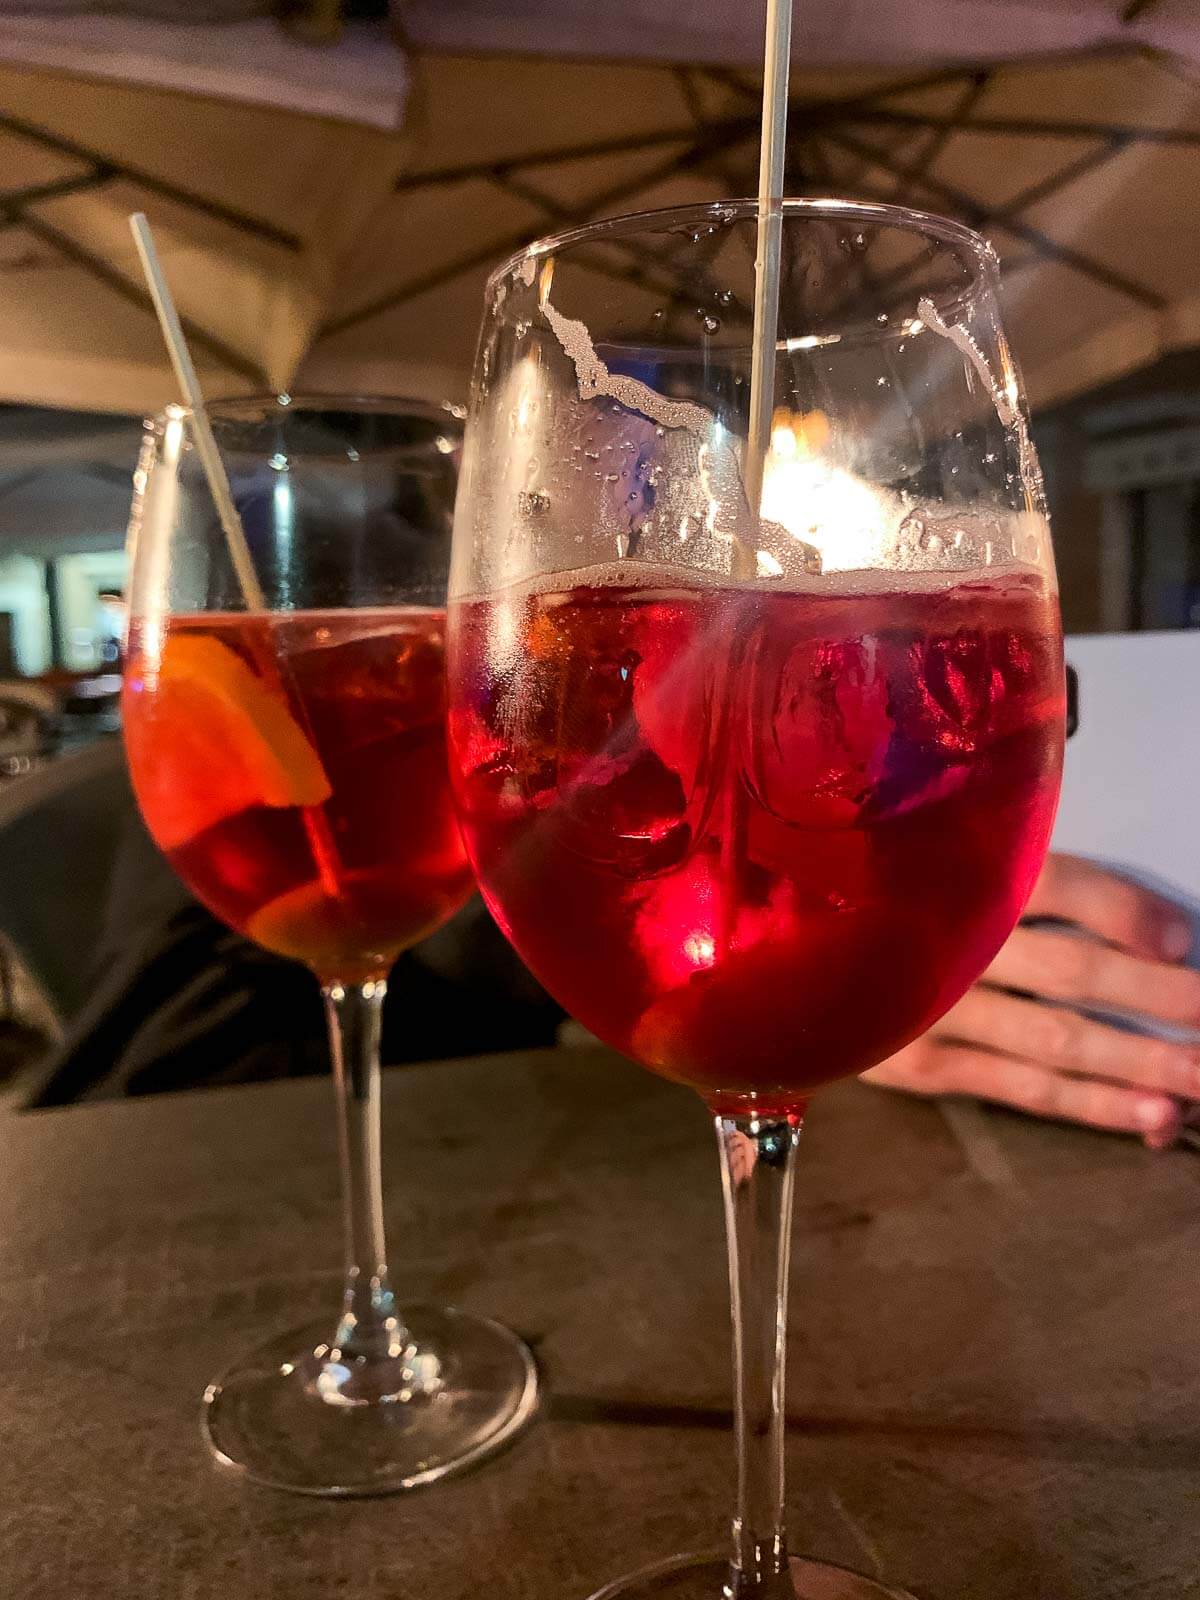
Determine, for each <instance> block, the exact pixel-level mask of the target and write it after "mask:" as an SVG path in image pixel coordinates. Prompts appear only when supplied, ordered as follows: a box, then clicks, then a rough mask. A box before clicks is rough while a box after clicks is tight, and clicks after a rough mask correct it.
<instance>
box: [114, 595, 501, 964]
mask: <svg viewBox="0 0 1200 1600" xmlns="http://www.w3.org/2000/svg"><path fill="white" fill-rule="evenodd" d="M444 632H445V613H444V612H443V611H442V610H439V609H435V608H418V607H396V608H394V609H383V608H380V609H378V610H361V611H325V612H321V611H304V612H292V613H288V612H275V613H264V614H260V615H254V614H246V613H236V612H230V613H224V614H222V613H201V614H198V615H192V616H188V615H177V616H173V617H171V618H170V619H169V621H168V622H167V624H166V626H165V629H161V630H159V629H156V630H154V631H151V630H148V629H145V628H137V627H135V629H134V631H133V634H132V637H131V640H130V660H129V666H128V670H127V673H126V678H125V689H124V707H123V709H124V721H125V735H126V741H127V746H128V750H129V761H130V766H131V770H132V773H133V779H134V783H135V785H136V787H137V791H138V797H139V801H140V804H141V808H142V812H143V815H144V816H145V819H146V822H147V825H148V827H149V828H150V831H151V833H152V834H153V835H154V837H155V839H156V840H157V842H158V844H159V845H160V846H161V847H162V849H163V850H164V851H165V853H166V855H167V858H168V860H169V861H170V862H171V865H172V866H173V867H174V868H175V870H176V872H177V873H178V874H179V876H180V877H181V878H182V879H183V880H184V882H185V883H186V884H187V885H188V886H189V888H191V890H192V891H193V892H194V893H195V894H196V895H197V896H198V897H199V899H201V900H203V901H204V903H205V904H206V905H207V906H208V907H209V908H210V909H211V910H212V911H213V912H215V913H216V915H217V916H218V917H220V918H221V919H222V921H224V922H227V923H229V924H230V926H232V927H234V928H236V929H238V931H239V932H241V933H244V934H246V935H247V936H248V937H250V938H251V939H253V940H255V941H256V943H258V944H261V945H265V946H266V947H267V948H268V949H270V950H274V951H276V952H277V953H278V954H280V955H284V956H290V957H292V958H293V959H294V960H297V961H303V962H304V963H305V964H306V965H307V966H309V967H311V968H312V969H313V971H314V972H316V974H317V976H318V977H319V978H322V979H326V980H334V979H336V980H339V981H341V982H343V983H346V982H353V981H361V980H363V979H368V978H380V977H384V976H386V974H387V971H388V968H389V967H390V966H391V964H392V962H393V961H394V960H395V958H396V956H397V955H398V954H399V953H400V952H401V951H402V950H404V949H407V948H408V947H409V946H410V945H412V944H414V943H415V942H416V941H417V940H418V939H421V938H423V937H424V936H425V935H426V934H427V933H430V932H432V931H433V929H434V928H436V927H437V926H438V925H439V924H440V923H442V922H443V921H444V920H445V919H446V918H447V917H448V916H449V915H450V914H451V913H452V912H453V911H455V910H456V909H457V908H458V906H460V905H461V904H462V903H463V901H464V900H465V899H466V897H467V895H468V894H469V893H470V890H471V874H470V869H469V867H468V865H467V859H466V854H465V851H464V849H463V844H462V839H461V836H460V834H459V831H458V827H457V825H456V823H455V820H454V815H453V810H452V807H451V802H450V792H449V782H448V777H447V771H446V747H445V732H444V729H445V691H444V671H443V640H444Z"/></svg>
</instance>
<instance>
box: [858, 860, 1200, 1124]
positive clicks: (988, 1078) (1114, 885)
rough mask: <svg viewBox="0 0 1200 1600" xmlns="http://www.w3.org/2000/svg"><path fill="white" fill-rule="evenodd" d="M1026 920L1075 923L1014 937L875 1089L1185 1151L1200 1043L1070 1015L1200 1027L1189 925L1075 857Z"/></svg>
mask: <svg viewBox="0 0 1200 1600" xmlns="http://www.w3.org/2000/svg"><path fill="white" fill-rule="evenodd" d="M1026 916H1027V917H1049V918H1054V919H1056V920H1057V921H1060V922H1065V923H1068V924H1071V925H1072V926H1071V927H1068V928H1059V927H1029V926H1025V925H1022V926H1020V927H1018V928H1017V929H1015V931H1014V932H1013V933H1012V934H1011V936H1010V937H1009V939H1008V942H1007V943H1006V944H1005V946H1004V948H1003V949H1002V950H1001V951H1000V954H999V955H998V956H997V957H996V959H995V961H994V962H993V963H992V965H991V966H990V967H989V968H988V970H987V972H985V973H984V975H983V977H982V978H981V979H980V980H979V982H978V983H977V984H975V985H974V987H973V988H971V989H969V990H968V991H967V993H966V994H965V995H964V996H963V998H962V1000H960V1001H959V1003H958V1005H956V1006H955V1007H954V1009H953V1010H952V1011H950V1012H948V1013H947V1014H946V1016H944V1017H943V1018H942V1019H941V1021H940V1022H938V1023H935V1024H934V1026H933V1028H931V1029H930V1031H929V1032H928V1033H927V1034H925V1035H924V1036H923V1037H922V1038H920V1039H917V1040H916V1041H915V1042H914V1043H913V1044H910V1045H908V1046H907V1047H906V1048H905V1049H904V1050H901V1051H900V1052H899V1054H898V1055H895V1056H892V1057H891V1059H890V1060H888V1061H885V1062H883V1063H882V1064H881V1065H880V1066H878V1067H875V1068H873V1069H872V1071H870V1072H868V1073H866V1074H865V1075H864V1076H865V1077H866V1079H867V1081H868V1082H871V1083H877V1084H883V1085H885V1086H887V1087H889V1088H897V1089H907V1090H909V1091H910V1092H913V1093H916V1094H968V1095H976V1096H978V1097H979V1098H980V1099H982V1100H993V1101H997V1102H999V1103H1000V1104H1002V1105H1009V1106H1015V1107H1017V1108H1018V1109H1019V1110H1022V1111H1029V1112H1032V1113H1034V1114H1035V1115H1037V1116H1043V1117H1055V1118H1060V1119H1062V1120H1063V1121H1067V1122H1082V1123H1086V1124H1088V1125H1089V1126H1090V1127H1095V1128H1110V1129H1116V1130H1118V1131H1121V1132H1126V1133H1137V1134H1140V1135H1141V1137H1142V1139H1143V1140H1144V1141H1145V1142H1146V1144H1148V1145H1150V1146H1151V1147H1153V1148H1156V1149H1163V1148H1166V1147H1167V1146H1168V1145H1171V1144H1173V1143H1174V1142H1175V1139H1176V1138H1177V1136H1178V1134H1179V1129H1180V1126H1181V1122H1182V1117H1183V1113H1184V1109H1185V1107H1186V1104H1187V1102H1189V1101H1193V1100H1196V1101H1200V1045H1186V1044H1175V1043H1168V1042H1166V1041H1164V1040H1161V1039H1152V1038H1147V1037H1145V1036H1144V1035H1142V1034H1136V1033H1128V1032H1126V1031H1124V1030H1123V1029H1120V1028H1115V1027H1111V1026H1110V1025H1109V1024H1107V1023H1105V1022H1100V1021H1097V1020H1095V1019H1093V1018H1091V1017H1085V1016H1081V1015H1080V1014H1079V1013H1078V1012H1076V1011H1073V1010H1070V1009H1067V1007H1069V1006H1078V1005H1086V1006H1095V1007H1101V1008H1106V1009H1111V1010H1114V1011H1130V1012H1136V1013H1138V1014H1140V1015H1141V1016H1144V1017H1147V1018H1150V1019H1157V1020H1159V1021H1161V1022H1168V1023H1174V1024H1176V1025H1182V1026H1184V1027H1191V1028H1200V972H1193V971H1192V970H1190V969H1189V968H1187V967H1184V966H1181V965H1180V963H1181V962H1182V960H1183V959H1184V957H1185V956H1186V955H1187V954H1188V951H1189V949H1190V947H1191V943H1192V929H1191V924H1190V922H1189V921H1188V919H1187V917H1186V916H1185V915H1183V914H1182V913H1181V912H1180V911H1179V910H1178V908H1177V907H1175V906H1172V905H1171V904H1170V902H1169V901H1166V900H1163V899H1162V898H1161V897H1160V896H1158V895H1155V894H1151V893H1150V892H1149V891H1148V890H1145V889H1141V888H1139V887H1137V886H1136V885H1134V884H1131V883H1128V882H1126V881H1125V880H1124V879H1122V878H1118V877H1116V876H1114V874H1113V873H1111V872H1108V871H1106V870H1105V869H1104V868H1103V867H1099V866H1096V865H1095V864H1094V863H1093V862H1090V861H1085V860H1082V859H1081V858H1079V857H1076V856H1067V855H1052V856H1050V857H1048V859H1047V861H1046V865H1045V868H1044V869H1043V872H1042V875H1041V878H1040V879H1039V881H1038V885H1037V888H1036V889H1035V890H1034V893H1033V898H1032V899H1031V900H1030V903H1029V906H1028V908H1027V911H1026ZM1077 930H1078V931H1077ZM1081 934H1083V935H1086V937H1081ZM1011 990H1020V991H1022V994H1013V993H1011V992H1009V991H1011ZM1027 996H1032V997H1034V998H1027ZM1047 1002H1049V1003H1047Z"/></svg>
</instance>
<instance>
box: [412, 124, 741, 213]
mask: <svg viewBox="0 0 1200 1600" xmlns="http://www.w3.org/2000/svg"><path fill="white" fill-rule="evenodd" d="M736 120H737V121H738V122H739V123H741V122H748V121H749V118H744V117H743V118H738V119H736ZM710 126H712V125H711V124H710ZM695 137H696V130H695V128H692V127H688V128H667V129H664V130H663V131H662V132H659V133H637V134H625V135H624V136H622V137H621V138H616V139H596V140H593V141H592V142H591V143H589V144H568V145H557V146H554V147H552V148H550V149H546V150H530V151H526V152H525V154H523V155H519V156H504V157H503V158H502V159H500V160H498V161H497V160H490V161H470V162H467V163H466V165H464V166H457V167H430V168H428V169H427V170H426V171H424V172H412V173H407V174H402V175H401V176H400V177H398V178H397V179H396V182H395V190H396V193H397V194H403V193H405V191H407V190H409V189H427V188H430V187H431V186H432V185H435V184H439V183H466V182H467V181H468V180H469V179H471V178H495V177H505V176H507V175H508V173H510V172H513V171H515V170H518V169H519V168H521V167H555V166H561V165H563V164H565V163H566V162H569V161H584V160H586V159H587V158H588V157H589V156H615V155H624V154H631V153H633V152H634V151H637V150H654V149H656V148H657V147H658V146H659V145H664V144H687V143H688V142H689V141H690V140H692V139H694V138H695Z"/></svg>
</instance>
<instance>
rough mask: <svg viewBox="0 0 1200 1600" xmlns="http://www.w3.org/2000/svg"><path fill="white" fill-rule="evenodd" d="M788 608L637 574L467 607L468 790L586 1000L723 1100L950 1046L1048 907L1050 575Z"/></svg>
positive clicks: (515, 923) (456, 694) (662, 1067)
mask: <svg viewBox="0 0 1200 1600" xmlns="http://www.w3.org/2000/svg"><path fill="white" fill-rule="evenodd" d="M907 581H908V585H909V586H908V587H907V588H905V587H903V586H902V585H900V584H897V585H896V586H895V587H893V588H890V589H886V590H885V589H883V588H882V587H880V577H879V575H878V574H875V575H871V576H870V577H868V578H867V579H866V581H865V582H864V580H863V578H861V577H859V578H856V579H849V578H844V579H841V580H836V579H834V580H830V579H822V580H819V585H818V584H814V586H813V587H812V588H811V589H810V590H809V591H808V592H805V591H804V590H803V589H792V590H791V591H789V590H786V589H784V590H781V589H779V588H778V587H776V588H774V589H767V588H753V587H746V586H733V587H731V586H720V585H717V584H706V585H697V583H696V581H695V575H694V574H692V573H689V572H687V571H677V572H674V573H672V572H671V571H669V570H668V571H663V570H656V569H654V568H653V567H650V568H638V567H634V566H629V567H626V568H624V569H621V568H616V569H615V570H614V569H610V570H608V571H604V570H600V571H595V570H593V571H591V572H586V573H577V574H567V575H563V576H561V577H558V576H556V577H555V578H553V579H543V580H542V581H541V582H540V583H539V584H538V585H536V586H535V587H533V588H531V589H527V590H525V591H523V592H517V593H513V592H507V593H503V594H500V595H496V596H493V597H491V598H490V599H488V600H474V601H467V602H466V603H464V604H461V605H459V606H458V607H457V612H456V617H455V623H454V626H455V627H456V629H457V630H458V635H459V636H458V639H457V641H456V645H457V648H456V651H455V656H454V682H453V688H452V704H453V707H454V711H453V716H452V724H451V726H452V737H453V744H454V757H455V767H456V770H457V772H458V774H459V778H458V798H459V803H460V807H461V814H462V818H463V823H464V827H465V829H466V833H467V837H468V841H469V845H470V849H471V852H472V855H473V858H474V862H475V866H476V869H477V871H478V874H479V878H480V882H481V884H482V886H483V891H484V894H485V895H486V897H487V899H488V901H489V904H490V905H491V906H492V909H493V911H494V912H495V914H496V915H497V917H498V918H499V919H500V922H501V925H502V927H503V928H504V931H505V933H506V934H507V935H508V937H509V938H510V939H511V940H512V942H513V943H514V944H515V946H516V948H517V949H518V950H519V951H520V953H521V954H522V956H524V958H525V960H526V961H527V962H528V963H529V965H530V966H531V967H532V968H533V970H534V972H535V973H536V974H537V975H538V977H539V978H540V979H541V980H542V982H543V983H544V984H545V985H546V986H547V988H548V989H549V990H550V991H551V992H552V993H553V994H554V995H555V996H556V997H557V998H558V999H559V1000H561V1001H562V1003H563V1005H564V1006H566V1008H567V1009H568V1010H569V1011H570V1012H571V1013H572V1014H573V1015H574V1016H576V1017H578V1018H579V1019H580V1020H581V1021H583V1022H584V1023H585V1024H586V1025H587V1026H588V1027H589V1028H591V1029H592V1030H593V1031H594V1032H595V1033H597V1034H599V1035H600V1036H601V1037H602V1038H604V1039H606V1040H608V1041H610V1042H611V1043H612V1044H614V1045H616V1046H617V1047H618V1048H619V1049H621V1050H624V1051H626V1052H628V1053H629V1054H630V1055H632V1056H634V1057H635V1058H636V1059H638V1060H639V1061H642V1062H643V1063H644V1064H645V1065H647V1066H651V1067H654V1068H655V1069H656V1070H657V1071H659V1072H661V1073H664V1074H665V1075H666V1076H668V1077H672V1078H678V1079H681V1080H682V1081H684V1082H686V1083H689V1084H691V1085H693V1086H694V1087H695V1088H697V1089H699V1090H700V1092H701V1093H702V1094H703V1095H704V1096H705V1097H706V1099H707V1100H708V1101H709V1103H710V1104H711V1105H712V1106H713V1107H714V1109H717V1110H724V1111H728V1112H736V1111H738V1110H746V1109H754V1110H756V1111H757V1112H759V1113H760V1114H774V1113H786V1112H789V1111H796V1110H798V1109H801V1108H802V1106H803V1103H804V1101H805V1099H806V1098H807V1096H808V1094H809V1092H810V1091H811V1090H812V1089H813V1088H815V1087H816V1086H817V1085H819V1084H821V1083H824V1082H827V1081H828V1080H830V1079H832V1078H838V1077H842V1076H844V1075H846V1074H848V1073H852V1072H858V1071H862V1070H865V1069H866V1068H867V1067H869V1066H872V1065H873V1064H874V1063H875V1062H877V1061H879V1060H881V1059H883V1057H885V1056H887V1055H889V1054H891V1053H892V1052H893V1051H895V1050H897V1049H899V1048H900V1047H901V1046H902V1045H903V1044H905V1043H907V1042H908V1041H909V1040H910V1039H913V1038H915V1037H916V1036H917V1035H918V1034H919V1033H921V1032H923V1031H924V1030H925V1029H926V1028H927V1027H928V1026H929V1025H930V1024H931V1023H932V1022H933V1021H935V1020H936V1019H937V1018H938V1017H939V1016H941V1015H942V1014H943V1012H945V1011H946V1010H947V1009H948V1008H949V1006H951V1005H952V1004H953V1003H954V1001H955V1000H956V999H957V998H958V997H959V996H960V995H961V994H962V992H963V991H964V990H965V989H966V988H967V986H968V985H969V984H970V983H971V982H972V981H973V980H974V978H975V977H977V976H978V974H979V972H980V971H981V970H982V969H983V968H984V967H985V966H986V965H987V963H988V962H989V960H990V959H991V957H992V956H993V955H994V954H995V952H996V950H997V949H998V948H999V946H1000V944H1001V943H1002V941H1003V940H1004V938H1005V937H1006V936H1007V934H1008V932H1009V930H1010V928H1011V927H1012V924H1013V922H1014V921H1015V920H1016V917H1017V916H1018V914H1019V911H1020V908H1021V906H1022V905H1023V904H1024V901H1025V899H1026V897H1027V895H1028V893H1029V890H1030V888H1031V887H1032V884H1033V880H1034V877H1035V876H1036V874H1037V871H1038V868H1039V866H1040V863H1041V860H1042V856H1043V853H1044V851H1045V847H1046V841H1047V838H1048V836H1049V831H1050V827H1051V823H1052V820H1053V816H1054V808H1055V803H1056V799H1057V794H1058V781H1059V763H1060V751H1061V741H1062V718H1063V677H1062V658H1061V646H1060V641H1059V635H1058V625H1057V614H1056V610H1055V608H1054V605H1053V602H1052V597H1051V595H1050V594H1049V593H1048V592H1047V589H1046V586H1045V583H1044V581H1043V579H1042V578H1041V576H1040V575H1038V574H1037V573H1025V574H1022V573H1020V572H1019V571H1015V570H1014V571H1013V572H1011V573H1010V574H1007V575H1004V574H995V575H988V576H987V577H980V578H978V579H971V580H969V581H962V580H961V579H954V578H949V579H942V578H938V577H936V576H929V575H927V576H926V577H925V581H924V582H923V583H922V584H920V585H919V586H914V582H913V580H912V578H909V579H908V580H907Z"/></svg>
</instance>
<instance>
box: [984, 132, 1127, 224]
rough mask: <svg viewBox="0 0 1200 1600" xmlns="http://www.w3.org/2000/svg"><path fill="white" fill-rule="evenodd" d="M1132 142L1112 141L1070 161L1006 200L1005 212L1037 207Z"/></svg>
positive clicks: (1123, 140)
mask: <svg viewBox="0 0 1200 1600" xmlns="http://www.w3.org/2000/svg"><path fill="white" fill-rule="evenodd" d="M1130 142H1131V141H1130V140H1128V139H1110V140H1108V141H1107V143H1105V144H1102V145H1101V146H1100V148H1099V149H1098V150H1088V151H1086V152H1085V153H1084V154H1083V155H1081V156H1080V157H1079V158H1078V159H1077V160H1075V161H1069V162H1068V163H1067V165H1066V166H1065V167H1060V168H1059V169H1058V171H1057V172H1052V173H1051V174H1050V176H1049V177H1048V178H1042V179H1041V180H1040V181H1039V182H1038V183H1031V184H1030V185H1029V187H1028V188H1027V189H1022V190H1021V191H1020V193H1019V194H1015V195H1013V197H1012V199H1011V200H1006V201H1005V203H1004V204H1005V210H1006V211H1024V210H1026V209H1027V208H1028V207H1029V206H1034V205H1037V203H1038V201H1039V200H1045V199H1047V198H1048V197H1049V196H1050V195H1052V194H1057V193H1058V192H1059V190H1060V189H1065V188H1066V187H1067V185H1068V184H1071V183H1074V182H1075V180H1076V178H1082V177H1083V176H1084V174H1085V173H1088V172H1092V171H1094V170H1095V168H1096V167H1102V166H1104V165H1105V163H1106V162H1109V161H1111V160H1113V158H1114V157H1115V156H1119V155H1120V154H1121V152H1122V151H1123V150H1127V149H1128V148H1129V144H1130Z"/></svg>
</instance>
